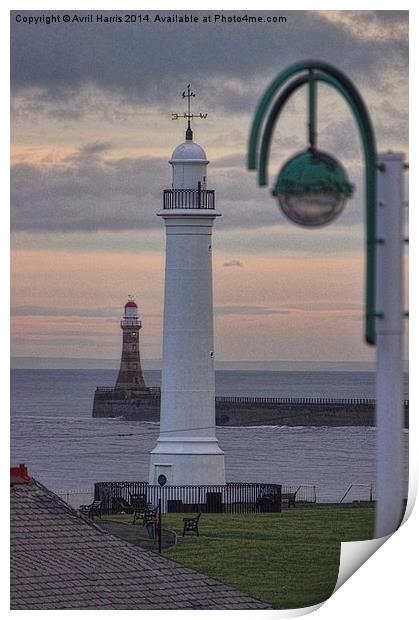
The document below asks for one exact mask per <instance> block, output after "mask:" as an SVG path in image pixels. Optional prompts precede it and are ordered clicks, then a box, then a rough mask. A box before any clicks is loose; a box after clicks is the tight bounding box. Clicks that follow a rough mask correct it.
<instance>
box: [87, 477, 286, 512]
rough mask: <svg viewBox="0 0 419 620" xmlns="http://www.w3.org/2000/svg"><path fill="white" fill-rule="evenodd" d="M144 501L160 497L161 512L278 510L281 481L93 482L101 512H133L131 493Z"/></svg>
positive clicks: (152, 500)
mask: <svg viewBox="0 0 419 620" xmlns="http://www.w3.org/2000/svg"><path fill="white" fill-rule="evenodd" d="M135 495H137V496H138V495H142V496H144V498H145V501H146V502H147V503H150V504H153V505H157V504H158V502H159V500H160V501H161V506H162V511H163V512H207V513H209V512H213V513H256V512H280V511H281V504H282V485H280V484H265V483H252V482H228V483H227V484H225V485H182V486H180V485H179V486H176V485H170V486H164V487H160V486H158V485H149V484H148V483H147V482H96V483H95V499H100V500H102V501H103V508H102V510H103V512H104V513H107V514H115V513H118V512H128V513H129V512H133V507H132V496H135Z"/></svg>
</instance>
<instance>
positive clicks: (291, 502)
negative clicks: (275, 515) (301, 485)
mask: <svg viewBox="0 0 419 620" xmlns="http://www.w3.org/2000/svg"><path fill="white" fill-rule="evenodd" d="M296 495H297V491H295V492H294V493H282V502H283V503H288V508H291V506H292V507H293V508H295V507H296V506H295V497H296Z"/></svg>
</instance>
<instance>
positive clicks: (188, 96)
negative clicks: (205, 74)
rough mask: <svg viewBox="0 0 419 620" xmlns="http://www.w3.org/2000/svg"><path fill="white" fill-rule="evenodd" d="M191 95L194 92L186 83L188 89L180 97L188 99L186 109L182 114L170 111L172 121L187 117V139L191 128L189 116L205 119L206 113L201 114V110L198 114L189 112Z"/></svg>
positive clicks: (190, 134) (190, 138)
mask: <svg viewBox="0 0 419 620" xmlns="http://www.w3.org/2000/svg"><path fill="white" fill-rule="evenodd" d="M192 97H195V93H193V92H192V91H191V85H190V84H188V91H187V92H186V90H184V91H183V93H182V99H187V100H188V111H187V112H184V113H183V114H176V112H173V113H172V121H177V120H178V119H179V118H187V119H188V128H187V130H186V139H187V140H192V129H191V118H202V119H206V118H207V116H208V114H203V113H202V112H199V114H191V99H192Z"/></svg>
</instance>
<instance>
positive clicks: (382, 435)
mask: <svg viewBox="0 0 419 620" xmlns="http://www.w3.org/2000/svg"><path fill="white" fill-rule="evenodd" d="M319 82H320V83H323V84H327V85H329V86H331V87H332V88H334V89H335V90H337V91H338V92H339V93H340V94H341V95H342V97H343V98H344V99H345V100H346V102H347V103H348V104H349V107H350V109H351V111H352V114H353V116H354V118H355V121H356V124H357V126H358V129H359V133H360V137H361V143H362V149H363V155H364V171H365V183H364V185H365V228H366V252H365V255H366V268H365V277H366V283H365V339H366V342H367V343H368V344H370V345H375V344H376V345H377V357H376V359H377V373H376V377H377V384H376V385H377V390H376V392H377V399H376V426H377V510H376V527H375V537H377V538H378V537H381V536H385V535H388V534H390V533H392V531H394V529H396V527H397V525H398V523H399V521H400V515H401V506H402V503H403V493H404V491H403V488H402V462H403V445H402V441H403V418H404V410H403V387H402V349H403V345H402V333H403V330H402V319H403V314H404V313H403V308H402V289H403V285H402V281H403V277H402V274H403V267H402V245H403V215H402V213H403V209H402V204H403V199H402V194H403V190H402V185H403V183H402V176H403V168H404V156H403V154H402V153H391V152H390V153H387V154H384V155H380V156H377V153H376V148H375V137H374V131H373V127H372V124H371V120H370V117H369V114H368V110H367V108H366V106H365V104H364V102H363V100H362V98H361V95H360V94H359V92H358V90H357V89H356V87H355V86H354V84H353V83H352V82H351V80H349V79H348V78H347V77H346V75H345V74H344V73H342V72H341V71H340V70H339V69H337V68H336V67H333V66H332V65H330V64H328V63H325V62H321V61H312V60H309V61H304V62H299V63H296V64H294V65H291V66H290V67H288V68H287V69H285V70H284V71H282V72H281V73H280V74H279V75H278V76H277V77H276V78H275V79H274V80H273V82H272V83H271V84H270V86H269V87H268V88H267V90H266V91H265V93H264V94H263V96H262V98H261V100H260V102H259V105H258V108H257V110H256V113H255V116H254V119H253V123H252V127H251V133H250V139H249V150H248V168H249V170H257V171H258V183H259V185H260V186H266V185H267V183H268V173H267V170H268V158H269V152H270V145H271V140H272V135H273V133H274V129H275V125H276V123H277V120H278V119H279V117H280V114H281V112H282V110H283V108H284V106H285V104H286V102H287V101H288V99H289V98H290V97H291V96H292V95H293V94H294V93H295V92H296V91H297V90H299V89H300V88H301V87H303V86H308V148H307V149H306V150H305V151H303V152H300V153H297V154H296V155H294V156H293V157H291V159H289V160H288V161H287V162H286V163H285V164H284V165H283V167H282V168H281V170H280V172H279V174H278V176H277V179H276V182H275V184H274V187H273V190H272V194H273V195H274V196H275V197H277V198H278V201H279V206H280V208H281V210H282V211H283V213H284V214H285V216H286V217H287V218H288V219H290V220H291V221H292V222H294V223H296V224H299V225H301V226H305V227H310V228H314V227H318V226H323V225H325V224H329V223H330V222H332V221H333V220H334V219H335V218H336V217H338V216H339V214H340V213H341V212H342V210H343V208H344V206H345V203H346V201H347V199H348V198H350V196H351V195H352V193H353V186H352V185H351V183H350V182H349V180H348V178H347V175H346V172H345V170H344V168H343V166H342V165H341V164H340V163H339V162H338V161H337V160H336V159H335V157H333V156H332V155H330V154H328V153H325V152H323V151H321V150H319V149H318V148H317V132H316V113H317V92H316V89H317V84H318V83H319ZM377 185H378V187H377ZM378 204H379V205H380V207H382V208H380V209H378ZM378 212H379V215H380V216H379V217H377V215H378ZM376 300H377V301H378V304H379V307H380V310H379V311H377V310H376ZM377 322H378V323H377Z"/></svg>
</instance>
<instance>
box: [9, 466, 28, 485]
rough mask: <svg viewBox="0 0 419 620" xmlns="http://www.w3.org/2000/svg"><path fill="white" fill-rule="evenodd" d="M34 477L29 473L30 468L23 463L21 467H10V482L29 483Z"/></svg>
mask: <svg viewBox="0 0 419 620" xmlns="http://www.w3.org/2000/svg"><path fill="white" fill-rule="evenodd" d="M29 482H32V478H31V477H30V475H29V474H28V468H27V467H26V465H24V464H23V463H21V464H20V465H19V467H11V468H10V484H11V485H13V484H28V483H29Z"/></svg>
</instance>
